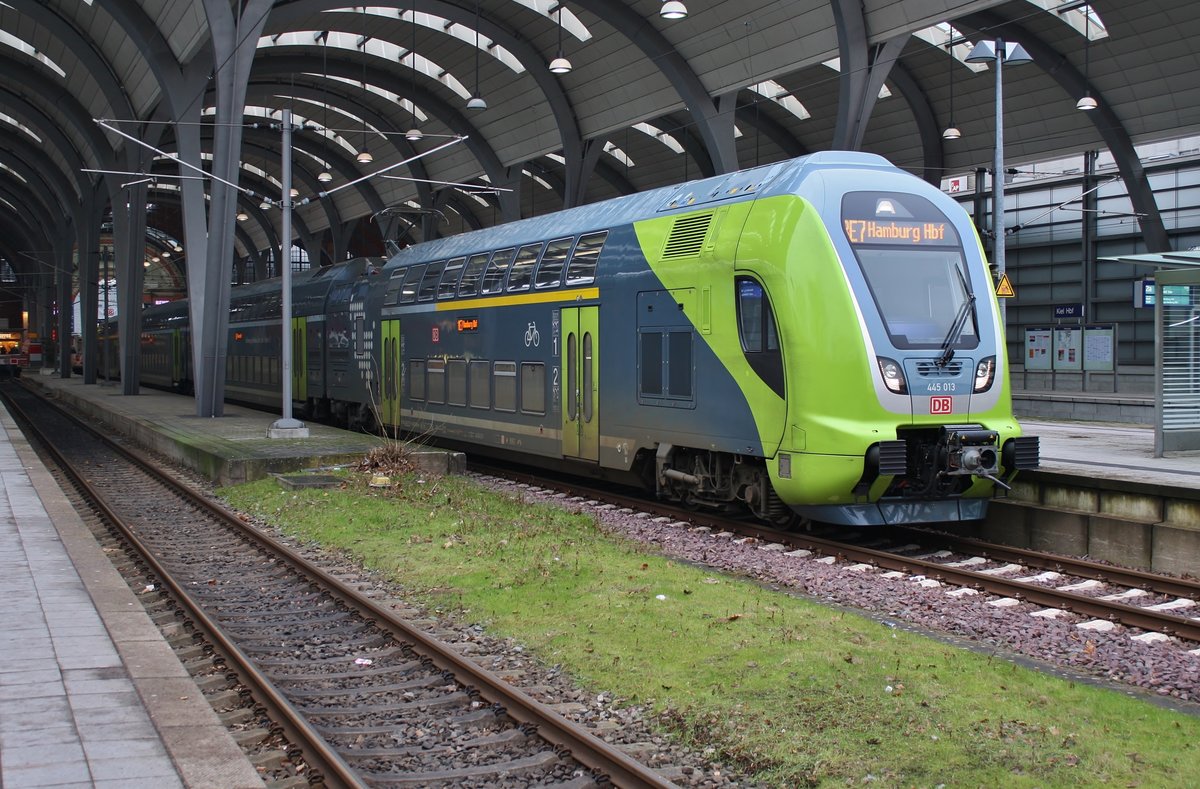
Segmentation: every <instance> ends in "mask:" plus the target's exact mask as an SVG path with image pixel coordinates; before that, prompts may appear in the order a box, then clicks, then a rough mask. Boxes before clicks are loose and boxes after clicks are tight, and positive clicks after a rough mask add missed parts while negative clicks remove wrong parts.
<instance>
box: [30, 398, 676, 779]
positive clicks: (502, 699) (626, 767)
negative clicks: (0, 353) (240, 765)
mask: <svg viewBox="0 0 1200 789" xmlns="http://www.w3.org/2000/svg"><path fill="white" fill-rule="evenodd" d="M52 405H53V404H52ZM55 407H57V406H55ZM62 413H64V415H66V416H67V417H68V418H71V419H72V420H74V421H75V422H76V423H77V424H79V425H80V426H81V427H83V428H84V429H87V430H89V431H91V432H93V433H95V434H96V435H98V436H99V437H100V438H102V439H104V440H105V441H106V442H108V443H109V444H110V445H111V446H112V447H113V448H114V449H115V450H116V451H117V452H119V453H121V454H123V455H124V456H126V457H127V458H128V459H129V460H130V461H132V462H135V463H137V464H138V465H139V466H140V467H142V469H143V470H144V471H146V472H148V473H149V474H151V475H152V476H154V477H155V478H157V479H159V480H160V481H162V482H163V483H164V484H166V485H168V486H170V487H171V488H172V489H173V490H175V491H176V492H178V493H179V494H180V495H182V496H184V497H185V498H187V499H188V501H189V502H190V503H191V504H193V505H195V506H197V507H199V508H201V509H203V510H204V511H205V512H207V513H209V514H210V515H212V516H213V517H215V518H218V519H220V520H221V521H222V522H223V523H225V524H226V525H227V526H229V527H231V528H233V529H234V530H236V531H237V532H238V533H240V534H242V535H243V536H245V537H247V538H248V539H250V540H251V541H253V542H255V543H257V544H258V545H260V546H261V547H263V548H264V549H265V550H267V551H269V552H271V553H274V554H277V555H279V556H281V557H283V559H284V560H285V561H286V562H287V563H288V564H289V566H290V567H291V568H292V569H294V570H295V571H297V572H298V573H300V574H302V575H304V576H305V577H306V578H308V579H309V580H310V581H312V582H314V583H317V584H319V585H320V586H321V587H322V589H324V590H326V591H329V592H330V593H331V594H333V595H334V596H335V597H337V598H338V599H339V600H340V601H341V602H342V603H343V604H345V605H347V606H348V607H350V608H352V609H354V610H357V611H358V612H359V613H361V614H362V615H364V616H365V617H367V618H369V619H370V620H372V621H375V622H376V623H377V624H380V625H381V626H382V627H383V628H384V629H385V630H388V631H389V632H390V633H391V634H392V635H393V636H395V637H396V638H398V639H399V640H401V641H406V642H410V643H412V644H414V645H415V646H416V647H417V649H418V651H421V652H423V653H424V654H425V655H426V656H427V657H428V658H429V659H430V660H432V661H433V663H434V664H435V665H436V666H438V667H439V668H441V669H443V670H447V671H451V672H453V673H454V675H455V676H456V678H457V679H458V680H459V681H460V682H462V683H463V684H464V685H466V686H468V687H474V688H475V690H477V691H478V692H479V694H480V696H481V697H482V698H484V699H486V700H487V701H488V702H490V703H493V704H496V705H498V706H500V707H502V708H503V709H504V711H505V713H506V714H508V715H509V716H510V717H511V718H513V719H514V720H515V721H517V722H518V723H523V724H528V725H530V726H532V727H534V728H535V729H536V730H537V733H538V734H539V735H540V736H541V737H542V738H543V739H545V740H547V741H548V742H550V743H551V744H552V745H555V746H557V747H559V748H561V749H564V750H566V751H568V752H569V753H570V755H571V756H572V758H574V759H575V760H576V761H578V762H580V763H581V764H583V765H584V766H586V767H589V768H591V769H594V770H596V771H598V772H602V773H604V774H605V775H607V776H608V777H609V779H610V780H611V781H612V782H613V783H614V784H615V785H616V786H619V787H628V789H670V788H672V787H675V786H676V785H675V784H674V783H672V782H671V781H668V780H667V779H666V778H664V777H663V776H662V775H660V774H659V773H657V772H655V771H654V770H652V769H650V768H649V767H647V766H646V765H644V764H641V763H640V762H638V761H636V760H635V759H633V758H631V757H630V756H628V755H627V754H625V752H624V751H621V750H620V749H618V748H616V747H614V746H612V745H609V744H608V743H606V742H604V741H603V740H601V739H600V738H599V737H597V736H595V735H593V734H592V733H591V732H589V731H588V730H587V729H586V728H584V727H583V726H580V725H579V724H576V723H574V722H572V721H570V720H567V719H566V718H564V717H563V716H562V715H559V714H558V713H557V712H555V711H553V710H551V709H549V708H548V707H546V705H544V704H542V703H540V702H538V701H537V700H535V699H534V698H533V697H531V696H529V695H528V694H526V693H525V692H523V691H521V690H520V689H518V688H516V687H513V686H512V685H510V684H509V683H508V682H506V681H504V680H503V679H502V678H501V677H500V676H499V675H497V674H494V673H493V672H490V671H488V670H487V669H485V668H483V667H482V666H480V665H478V664H477V663H475V662H474V661H471V660H469V659H467V658H464V657H463V656H462V655H460V654H458V653H457V652H456V651H454V650H453V649H451V648H450V647H449V646H448V645H446V644H444V643H442V642H441V641H438V640H437V639H435V638H433V637H431V636H429V635H427V634H426V633H424V632H422V631H421V630H418V629H417V628H415V627H413V626H412V625H410V624H408V623H407V622H405V621H404V620H402V619H400V618H398V617H397V616H395V615H394V614H393V613H392V612H390V611H388V610H387V609H385V608H383V607H382V606H380V605H379V604H378V603H376V602H375V601H373V600H371V599H370V598H368V597H366V596H365V595H363V594H361V593H359V592H357V591H355V590H353V589H351V588H349V587H347V586H346V585H345V584H343V583H341V582H340V581H339V580H338V579H337V578H335V577H334V576H333V575H331V574H329V573H327V572H325V571H324V570H322V569H320V568H319V567H316V566H314V565H313V564H312V563H310V562H309V561H307V560H306V559H304V558H303V557H302V556H300V555H299V554H298V553H296V552H295V551H293V550H292V549H290V548H289V547H288V546H286V545H284V544H283V543H281V542H278V541H277V540H275V539H273V538H271V537H270V536H268V535H266V534H263V533H262V532H260V531H258V530H257V529H254V528H253V527H251V526H249V525H248V524H246V523H244V522H243V521H242V520H241V518H239V517H238V516H237V514H236V513H234V512H232V511H231V510H229V509H226V508H225V507H223V506H221V505H220V504H217V503H216V502H213V501H210V500H209V499H207V498H205V497H203V496H201V495H199V494H198V493H196V492H195V491H193V490H191V489H190V488H188V487H186V486H183V485H181V484H180V483H179V482H178V481H177V480H175V479H174V478H173V477H171V476H170V475H169V474H167V473H166V472H163V471H161V470H160V469H159V468H157V467H156V466H155V465H154V463H153V462H152V461H151V460H150V459H149V458H147V457H146V456H144V455H143V454H142V453H141V452H139V451H137V450H135V449H132V448H129V447H123V446H121V445H119V444H115V443H113V442H111V441H109V440H108V439H107V437H105V436H103V435H102V434H99V433H97V432H96V431H94V430H92V428H91V427H90V426H89V425H87V424H86V423H83V422H80V421H79V420H77V419H75V417H74V416H73V415H71V414H69V413H67V412H65V411H64V412H62ZM285 703H286V702H285ZM289 706H290V705H289ZM318 736H319V735H318Z"/></svg>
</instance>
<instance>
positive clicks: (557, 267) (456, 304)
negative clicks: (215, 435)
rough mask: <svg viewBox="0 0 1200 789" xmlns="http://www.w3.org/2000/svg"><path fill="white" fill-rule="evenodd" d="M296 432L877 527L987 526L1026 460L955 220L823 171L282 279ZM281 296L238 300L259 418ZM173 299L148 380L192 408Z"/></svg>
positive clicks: (536, 221) (970, 240)
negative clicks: (371, 436) (424, 439)
mask: <svg viewBox="0 0 1200 789" xmlns="http://www.w3.org/2000/svg"><path fill="white" fill-rule="evenodd" d="M293 287H294V295H293V303H294V310H293V316H292V321H291V325H292V336H293V359H292V365H291V367H292V374H293V382H292V383H293V386H292V393H293V399H294V401H295V409H296V410H297V413H299V414H301V415H302V416H304V417H305V418H321V417H331V418H333V419H334V420H336V421H339V422H341V423H342V424H345V425H347V426H350V427H359V428H364V429H384V430H387V431H389V432H397V433H416V434H421V435H423V436H428V437H432V438H436V439H437V440H439V441H442V442H445V443H448V444H450V445H453V446H456V447H460V448H463V449H466V450H467V451H468V452H472V453H479V454H485V455H492V456H503V457H509V458H514V459H518V460H521V461H524V462H529V463H532V464H541V465H548V466H552V467H554V468H557V469H562V470H570V471H575V472H578V473H580V474H584V475H590V476H603V477H624V478H628V479H636V480H638V481H639V482H640V483H641V484H643V485H645V486H646V487H648V488H650V489H651V490H653V491H656V492H657V494H658V495H659V496H661V497H663V498H667V499H672V500H678V501H682V502H685V503H687V504H689V505H694V506H697V507H711V508H720V509H733V508H744V509H745V510H748V511H749V512H751V513H753V514H754V515H755V516H757V517H760V518H763V519H766V520H768V521H772V522H780V523H782V522H788V521H791V520H793V519H795V518H796V517H797V516H799V517H801V518H805V519H811V520H817V521H824V522H834V523H842V524H859V525H882V524H893V523H918V522H931V521H958V520H971V519H978V518H982V517H983V516H984V515H985V513H986V507H987V502H988V500H989V498H991V497H992V496H993V495H994V493H995V490H996V488H997V487H998V486H1004V485H1005V484H1006V482H1007V481H1008V480H1010V479H1011V478H1012V476H1013V475H1014V474H1015V473H1016V472H1017V471H1018V470H1020V469H1027V468H1034V467H1036V466H1037V463H1038V442H1037V439H1036V437H1030V436H1023V435H1022V434H1021V429H1020V427H1019V425H1018V423H1017V420H1016V419H1015V418H1014V416H1013V412H1012V403H1011V396H1010V390H1009V384H1008V368H1007V359H1006V357H1005V348H1004V343H1003V327H1002V325H1001V318H1000V313H999V310H998V308H997V301H996V297H995V293H994V289H993V286H992V280H991V277H990V274H989V270H988V267H987V263H986V260H985V257H984V253H983V249H982V247H981V246H980V242H979V239H978V236H977V235H976V232H975V230H974V228H973V226H972V224H971V222H970V220H969V217H968V216H967V215H966V213H965V212H964V211H963V210H962V209H961V208H960V207H959V206H958V205H957V204H956V203H955V202H954V201H953V200H951V199H950V198H948V197H946V196H945V195H943V194H942V193H941V192H940V191H938V190H937V189H936V188H934V187H932V186H930V185H929V184H927V183H925V182H923V181H921V180H920V179H918V178H916V177H914V176H913V175H911V174H909V173H906V172H904V171H902V170H899V169H897V168H895V167H893V166H892V165H891V164H889V163H888V162H887V161H885V160H884V159H882V158H880V157H878V156H874V155H870V154H861V153H849V152H824V153H816V154H812V155H810V156H805V157H802V158H798V159H794V160H790V161H785V162H780V163H777V164H771V165H766V166H763V167H757V168H754V169H750V170H744V171H739V172H736V173H732V174H729V175H722V176H717V177H714V178H708V179H703V180H699V181H693V182H690V183H686V184H683V185H681V186H677V187H669V188H664V189H658V190H654V191H649V192H644V193H640V194H636V195H630V196H627V197H622V198H617V199H614V200H608V201H605V202H601V203H596V204H593V205H588V206H583V207H579V208H574V209H570V210H566V211H562V212H558V213H555V214H551V215H546V216H541V217H536V218H532V219H527V220H522V221H519V222H513V223H510V224H505V225H500V226H497V227H494V228H490V229H487V230H480V231H476V232H470V233H463V234H461V235H457V236H454V237H452V238H446V239H440V240H435V241H431V242H427V243H422V244H417V245H414V246H412V247H409V248H407V249H404V250H401V251H399V252H398V253H397V254H395V255H394V256H392V257H391V258H390V259H388V260H386V261H385V260H382V259H358V260H354V261H349V262H346V263H343V264H339V265H336V266H328V267H325V268H321V269H315V270H312V271H308V272H304V273H301V274H297V275H296V276H295V278H294V281H293ZM280 331H281V315H280V305H279V281H278V280H272V281H267V282H262V283H258V284H255V285H251V286H247V287H245V288H235V289H234V293H233V296H232V303H231V316H230V327H229V342H228V346H227V348H228V350H227V358H226V387H227V393H228V395H229V396H230V398H231V399H238V400H243V401H249V402H257V403H261V404H264V405H267V406H276V407H277V406H278V402H279V391H280V380H279V377H280V364H279V350H280V342H279V339H280ZM188 347H189V344H188V338H187V328H186V304H185V303H181V302H176V303H173V304H169V305H163V306H161V307H154V308H148V309H147V310H146V311H145V322H144V330H143V337H142V349H143V357H142V370H143V377H142V380H143V382H144V383H147V384H161V385H169V386H174V387H176V388H179V389H183V390H187V389H188V387H189V386H190V369H191V365H190V360H189V359H188V352H187V349H188Z"/></svg>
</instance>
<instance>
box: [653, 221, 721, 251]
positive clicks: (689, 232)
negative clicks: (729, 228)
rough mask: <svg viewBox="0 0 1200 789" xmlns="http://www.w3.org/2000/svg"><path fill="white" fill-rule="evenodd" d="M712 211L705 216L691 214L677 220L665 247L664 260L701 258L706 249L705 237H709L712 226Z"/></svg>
mask: <svg viewBox="0 0 1200 789" xmlns="http://www.w3.org/2000/svg"><path fill="white" fill-rule="evenodd" d="M712 218H713V214H712V212H711V211H709V212H706V213H703V214H690V215H688V216H683V217H680V218H679V219H676V220H675V224H674V225H673V226H672V227H671V235H669V236H667V243H666V246H664V247H663V253H662V259H663V260H677V259H679V258H694V257H699V256H700V250H701V249H702V248H703V247H704V237H705V236H706V235H708V226H709V225H711V224H712Z"/></svg>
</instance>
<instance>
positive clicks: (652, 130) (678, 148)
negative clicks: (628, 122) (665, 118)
mask: <svg viewBox="0 0 1200 789" xmlns="http://www.w3.org/2000/svg"><path fill="white" fill-rule="evenodd" d="M633 128H635V129H637V130H638V131H640V132H641V133H642V134H645V135H647V136H650V137H653V138H654V139H656V140H658V141H659V142H661V143H662V144H663V145H665V146H667V147H668V148H670V149H671V150H672V151H673V152H675V153H683V146H682V145H680V144H679V140H677V139H675V136H674V135H672V134H668V133H667V132H665V131H663V130H662V129H660V128H658V127H657V126H651V125H650V124H649V123H635V124H633Z"/></svg>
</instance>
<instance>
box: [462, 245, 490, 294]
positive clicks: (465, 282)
mask: <svg viewBox="0 0 1200 789" xmlns="http://www.w3.org/2000/svg"><path fill="white" fill-rule="evenodd" d="M487 262H488V256H487V253H486V252H484V253H482V254H479V255H471V258H470V259H469V260H468V261H467V267H466V268H465V269H463V275H462V279H461V280H459V283H458V295H459V297H460V298H468V297H470V296H474V295H476V294H477V293H479V278H480V276H481V275H482V274H483V267H484V266H486V265H487Z"/></svg>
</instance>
